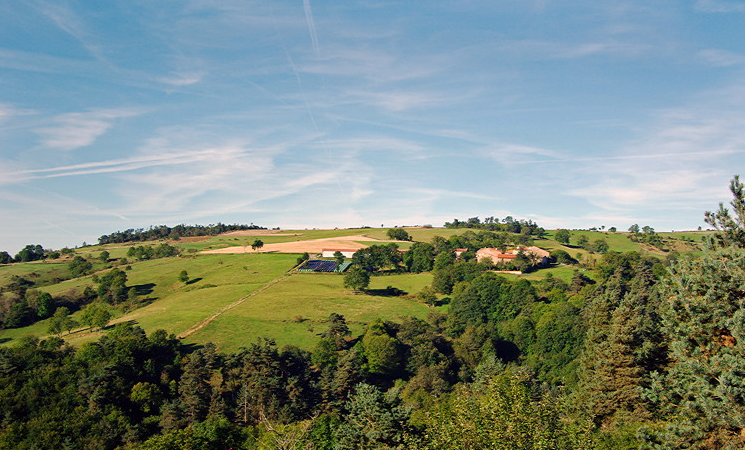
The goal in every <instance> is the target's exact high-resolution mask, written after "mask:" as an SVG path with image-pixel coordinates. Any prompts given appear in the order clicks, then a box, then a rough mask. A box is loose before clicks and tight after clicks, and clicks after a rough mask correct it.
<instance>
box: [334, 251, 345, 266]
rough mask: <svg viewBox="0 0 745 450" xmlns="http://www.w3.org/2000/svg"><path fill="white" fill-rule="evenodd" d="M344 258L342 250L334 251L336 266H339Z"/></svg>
mask: <svg viewBox="0 0 745 450" xmlns="http://www.w3.org/2000/svg"><path fill="white" fill-rule="evenodd" d="M344 259H346V258H345V257H344V254H343V253H342V252H340V251H339V250H337V251H335V252H334V260H335V261H336V265H337V266H341V265H342V263H343V262H344Z"/></svg>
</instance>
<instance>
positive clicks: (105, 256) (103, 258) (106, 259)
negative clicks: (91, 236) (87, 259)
mask: <svg viewBox="0 0 745 450" xmlns="http://www.w3.org/2000/svg"><path fill="white" fill-rule="evenodd" d="M110 256H111V255H110V254H109V252H108V251H106V250H104V251H102V252H101V254H100V255H99V256H98V259H100V260H101V262H102V263H107V262H109V257H110Z"/></svg>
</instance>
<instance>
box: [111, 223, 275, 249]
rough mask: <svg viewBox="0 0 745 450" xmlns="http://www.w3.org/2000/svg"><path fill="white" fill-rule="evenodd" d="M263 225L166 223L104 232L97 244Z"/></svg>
mask: <svg viewBox="0 0 745 450" xmlns="http://www.w3.org/2000/svg"><path fill="white" fill-rule="evenodd" d="M265 229H266V228H265V227H260V226H258V225H254V224H250V225H240V224H232V225H227V224H224V223H220V222H218V223H217V224H210V225H183V224H182V225H176V226H175V227H168V226H166V225H158V226H151V227H150V228H147V229H145V228H138V229H129V230H124V231H117V232H114V233H111V234H105V235H103V236H101V237H100V238H98V243H99V244H114V243H122V242H138V241H154V240H157V239H178V238H181V237H188V236H214V235H217V234H221V233H227V232H229V231H238V230H265Z"/></svg>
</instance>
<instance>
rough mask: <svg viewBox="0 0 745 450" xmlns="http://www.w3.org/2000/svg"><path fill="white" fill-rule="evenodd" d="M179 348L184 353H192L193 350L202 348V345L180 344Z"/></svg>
mask: <svg viewBox="0 0 745 450" xmlns="http://www.w3.org/2000/svg"><path fill="white" fill-rule="evenodd" d="M180 348H181V350H182V351H183V352H184V353H186V354H191V353H194V352H195V351H197V350H199V349H202V348H204V345H202V344H183V343H182V344H181V345H180Z"/></svg>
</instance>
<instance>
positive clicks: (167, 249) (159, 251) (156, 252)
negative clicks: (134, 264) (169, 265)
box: [127, 243, 179, 261]
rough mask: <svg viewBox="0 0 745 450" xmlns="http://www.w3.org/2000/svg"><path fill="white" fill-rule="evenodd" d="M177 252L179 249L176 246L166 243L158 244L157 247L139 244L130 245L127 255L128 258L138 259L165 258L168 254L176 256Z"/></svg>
mask: <svg viewBox="0 0 745 450" xmlns="http://www.w3.org/2000/svg"><path fill="white" fill-rule="evenodd" d="M178 254H179V251H178V249H177V248H176V247H174V246H172V245H168V244H166V243H163V244H160V245H159V246H157V247H153V246H149V245H148V246H144V245H140V246H135V247H130V248H129V250H127V256H128V257H130V258H135V259H137V260H138V261H143V260H148V259H153V258H167V257H169V256H176V255H178Z"/></svg>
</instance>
